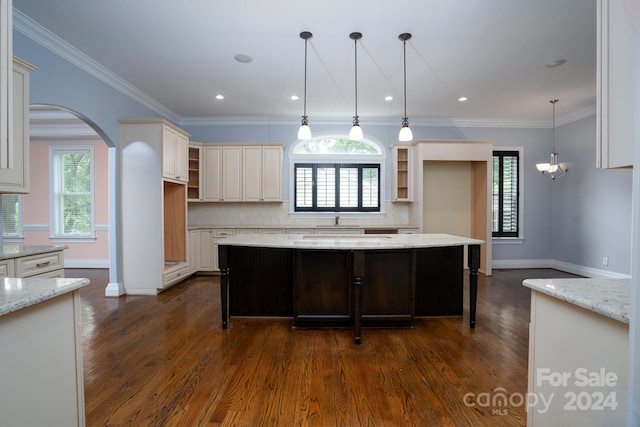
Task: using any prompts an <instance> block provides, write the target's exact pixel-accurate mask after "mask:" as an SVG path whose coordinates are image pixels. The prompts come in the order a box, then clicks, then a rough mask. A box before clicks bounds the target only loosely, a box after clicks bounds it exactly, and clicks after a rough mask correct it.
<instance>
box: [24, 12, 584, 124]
mask: <svg viewBox="0 0 640 427" xmlns="http://www.w3.org/2000/svg"><path fill="white" fill-rule="evenodd" d="M178 5H179V6H178ZM14 8H15V9H17V11H18V14H19V15H21V17H22V21H23V22H25V21H26V22H28V23H29V25H33V26H38V27H42V28H44V29H46V32H47V33H48V32H50V33H51V37H55V38H57V37H59V38H60V39H62V40H64V41H65V42H66V43H68V45H69V46H67V45H66V44H64V45H65V46H67V48H68V49H77V50H78V51H80V52H82V53H83V54H84V55H86V56H87V57H88V58H90V59H92V60H93V61H96V62H97V63H98V64H99V65H100V66H101V67H104V68H105V69H107V70H109V71H110V72H111V73H114V74H115V75H116V76H117V77H118V78H120V79H122V80H123V81H125V82H127V83H128V84H129V85H131V86H132V87H134V88H136V89H137V90H139V93H141V94H144V95H145V96H148V97H150V99H152V100H154V102H156V103H157V105H160V106H162V107H163V108H164V110H163V111H168V112H169V113H170V114H171V115H172V117H173V118H176V119H177V121H178V122H179V123H180V124H185V123H187V124H197V123H207V122H214V123H220V122H225V121H228V122H230V121H233V122H238V121H240V122H242V121H246V122H256V121H262V122H264V121H269V122H278V123H295V122H299V121H300V116H301V115H302V112H303V99H304V93H303V92H304V40H302V39H301V38H300V37H299V34H300V32H301V31H310V32H312V33H313V37H312V38H311V39H310V41H309V45H308V57H307V58H308V59H307V61H308V71H307V98H306V100H307V114H308V116H309V122H310V125H311V126H312V127H313V124H314V122H315V123H319V122H329V123H341V122H350V121H351V120H352V116H353V115H354V110H355V86H354V80H355V61H354V53H355V52H357V68H358V80H357V89H358V114H359V116H360V122H361V124H362V125H363V126H365V125H366V124H367V123H375V122H380V123H396V122H397V124H398V126H400V121H401V117H402V116H403V100H404V97H403V45H402V41H400V40H399V39H398V35H399V34H400V33H404V32H409V33H411V34H412V38H411V39H410V40H409V41H408V42H407V45H406V61H407V115H408V116H409V121H410V123H412V124H416V123H417V124H419V123H425V124H429V123H431V124H433V123H443V124H446V123H450V124H459V125H463V124H465V123H468V124H476V125H482V124H491V125H493V126H499V125H502V124H503V125H513V126H520V125H521V126H526V125H532V126H543V125H544V126H549V124H550V122H551V111H552V107H551V105H550V104H549V102H548V101H549V100H550V99H553V98H558V99H559V100H560V102H559V103H558V105H557V107H556V114H557V117H558V118H559V119H563V118H564V119H565V120H568V119H571V118H572V117H574V118H576V117H577V118H579V117H583V116H586V115H589V114H593V113H594V112H595V101H596V99H595V97H596V0H588V1H585V0H562V1H558V0H446V1H444V0H404V1H402V0H400V1H393V2H392V1H382V0H376V1H364V0H349V1H344V0H322V1H315V2H304V1H293V0H271V1H268V2H267V1H264V0H234V1H221V0H185V1H180V2H176V1H169V0H135V1H130V0H109V1H102V2H95V1H86V0H56V1H43V0H14ZM18 30H20V28H18ZM354 31H359V32H361V33H362V34H363V37H362V39H360V41H359V42H358V43H357V51H356V50H355V43H354V41H353V40H351V39H350V38H349V34H350V33H351V32H354ZM238 54H241V55H247V56H249V57H251V58H252V60H251V62H249V63H241V62H238V61H236V60H235V59H234V56H235V55H238ZM555 59H566V63H565V64H564V65H561V66H559V67H555V68H548V67H545V64H546V63H547V62H549V61H551V60H555ZM217 94H222V95H224V100H221V101H220V100H216V99H215V98H214V96H215V95H217ZM293 94H296V95H299V96H300V97H301V99H300V100H298V101H292V100H291V99H290V96H291V95H293ZM389 95H390V96H393V98H394V99H393V100H392V101H385V100H384V98H385V96H389ZM460 96H466V97H468V98H469V100H468V101H466V102H459V101H458V100H457V99H458V97H460ZM558 121H560V120H558Z"/></svg>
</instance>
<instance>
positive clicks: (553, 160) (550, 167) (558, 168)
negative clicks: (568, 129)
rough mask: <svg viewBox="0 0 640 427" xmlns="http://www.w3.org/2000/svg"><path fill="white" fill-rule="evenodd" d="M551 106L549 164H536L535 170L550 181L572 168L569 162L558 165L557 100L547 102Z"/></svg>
mask: <svg viewBox="0 0 640 427" xmlns="http://www.w3.org/2000/svg"><path fill="white" fill-rule="evenodd" d="M549 102H550V103H551V104H552V105H553V130H552V134H553V140H552V144H553V145H552V146H551V154H550V155H549V163H537V164H536V168H537V169H538V172H541V173H542V174H543V175H546V176H548V177H549V178H551V180H552V181H553V180H555V179H556V178H558V177H561V176H562V175H564V174H566V173H567V172H569V169H571V167H572V166H573V163H571V162H562V163H558V153H556V103H557V102H558V100H557V99H552V100H551V101H549Z"/></svg>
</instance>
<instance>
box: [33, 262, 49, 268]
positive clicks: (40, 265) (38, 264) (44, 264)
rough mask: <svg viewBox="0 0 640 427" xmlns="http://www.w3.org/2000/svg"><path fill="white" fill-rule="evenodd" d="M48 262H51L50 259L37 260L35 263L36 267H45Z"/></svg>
mask: <svg viewBox="0 0 640 427" xmlns="http://www.w3.org/2000/svg"><path fill="white" fill-rule="evenodd" d="M49 264H51V261H45V262H39V263H37V264H36V267H46V266H47V265H49Z"/></svg>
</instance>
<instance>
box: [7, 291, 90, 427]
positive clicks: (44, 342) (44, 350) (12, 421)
mask: <svg viewBox="0 0 640 427" xmlns="http://www.w3.org/2000/svg"><path fill="white" fill-rule="evenodd" d="M81 318H82V316H81V301H80V292H79V290H75V291H73V292H69V293H66V294H63V295H59V296H56V297H54V298H51V299H48V300H46V301H43V302H40V303H37V304H35V305H32V306H30V307H26V308H23V309H20V310H17V311H15V312H12V313H8V314H5V315H3V316H0V354H1V355H2V363H0V378H2V380H1V381H2V386H0V424H2V425H3V426H65V427H71V426H84V425H85V412H84V404H85V402H84V382H83V372H82V321H81Z"/></svg>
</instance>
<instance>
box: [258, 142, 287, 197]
mask: <svg viewBox="0 0 640 427" xmlns="http://www.w3.org/2000/svg"><path fill="white" fill-rule="evenodd" d="M261 175H262V200H263V201H265V202H280V201H282V147H269V146H265V147H263V148H262V171H261Z"/></svg>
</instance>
